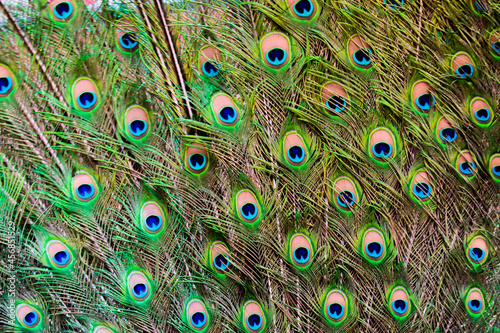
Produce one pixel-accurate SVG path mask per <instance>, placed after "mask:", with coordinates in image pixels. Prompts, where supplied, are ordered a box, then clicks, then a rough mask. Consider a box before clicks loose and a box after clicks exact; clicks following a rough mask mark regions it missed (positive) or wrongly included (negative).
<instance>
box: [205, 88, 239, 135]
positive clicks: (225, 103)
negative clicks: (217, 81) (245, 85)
mask: <svg viewBox="0 0 500 333" xmlns="http://www.w3.org/2000/svg"><path fill="white" fill-rule="evenodd" d="M210 106H211V109H212V114H213V116H214V118H215V120H216V121H217V122H218V123H219V124H220V125H222V126H225V127H230V126H234V125H235V124H236V123H237V122H238V121H239V120H240V109H239V108H238V106H236V104H235V102H234V100H233V99H232V97H231V96H229V95H228V94H226V93H222V92H219V93H217V94H215V95H213V96H212V100H211V103H210Z"/></svg>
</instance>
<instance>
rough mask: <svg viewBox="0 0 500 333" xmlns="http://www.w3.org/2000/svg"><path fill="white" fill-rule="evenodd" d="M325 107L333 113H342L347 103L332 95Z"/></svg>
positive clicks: (343, 99) (340, 97) (342, 98)
mask: <svg viewBox="0 0 500 333" xmlns="http://www.w3.org/2000/svg"><path fill="white" fill-rule="evenodd" d="M326 106H327V107H328V108H330V109H331V110H333V111H335V112H342V111H344V110H345V108H346V106H347V101H346V100H345V98H344V97H342V96H338V95H333V96H332V97H330V98H329V99H328V100H327V101H326Z"/></svg>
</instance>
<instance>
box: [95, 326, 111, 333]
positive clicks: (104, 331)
mask: <svg viewBox="0 0 500 333" xmlns="http://www.w3.org/2000/svg"><path fill="white" fill-rule="evenodd" d="M92 333H114V331H112V330H111V329H110V328H109V327H106V326H104V325H98V326H96V327H94V329H93V330H92Z"/></svg>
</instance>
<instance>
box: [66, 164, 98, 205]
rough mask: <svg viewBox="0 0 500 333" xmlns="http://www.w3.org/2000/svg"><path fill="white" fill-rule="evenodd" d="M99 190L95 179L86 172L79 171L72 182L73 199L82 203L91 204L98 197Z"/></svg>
mask: <svg viewBox="0 0 500 333" xmlns="http://www.w3.org/2000/svg"><path fill="white" fill-rule="evenodd" d="M98 192H99V189H98V187H97V183H96V180H95V178H94V177H93V176H92V175H91V174H89V173H88V172H86V171H78V172H77V173H76V175H75V176H74V177H73V179H72V182H71V193H72V195H73V197H74V198H75V199H76V200H78V201H81V202H89V201H91V200H92V199H94V198H96V197H97V194H98Z"/></svg>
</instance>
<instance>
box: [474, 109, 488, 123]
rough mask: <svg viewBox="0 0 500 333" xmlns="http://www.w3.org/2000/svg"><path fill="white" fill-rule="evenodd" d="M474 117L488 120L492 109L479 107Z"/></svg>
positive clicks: (482, 120) (484, 120)
mask: <svg viewBox="0 0 500 333" xmlns="http://www.w3.org/2000/svg"><path fill="white" fill-rule="evenodd" d="M474 117H475V118H476V119H477V120H478V121H480V122H487V121H488V120H489V119H490V110H488V109H479V110H477V111H476V112H474Z"/></svg>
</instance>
